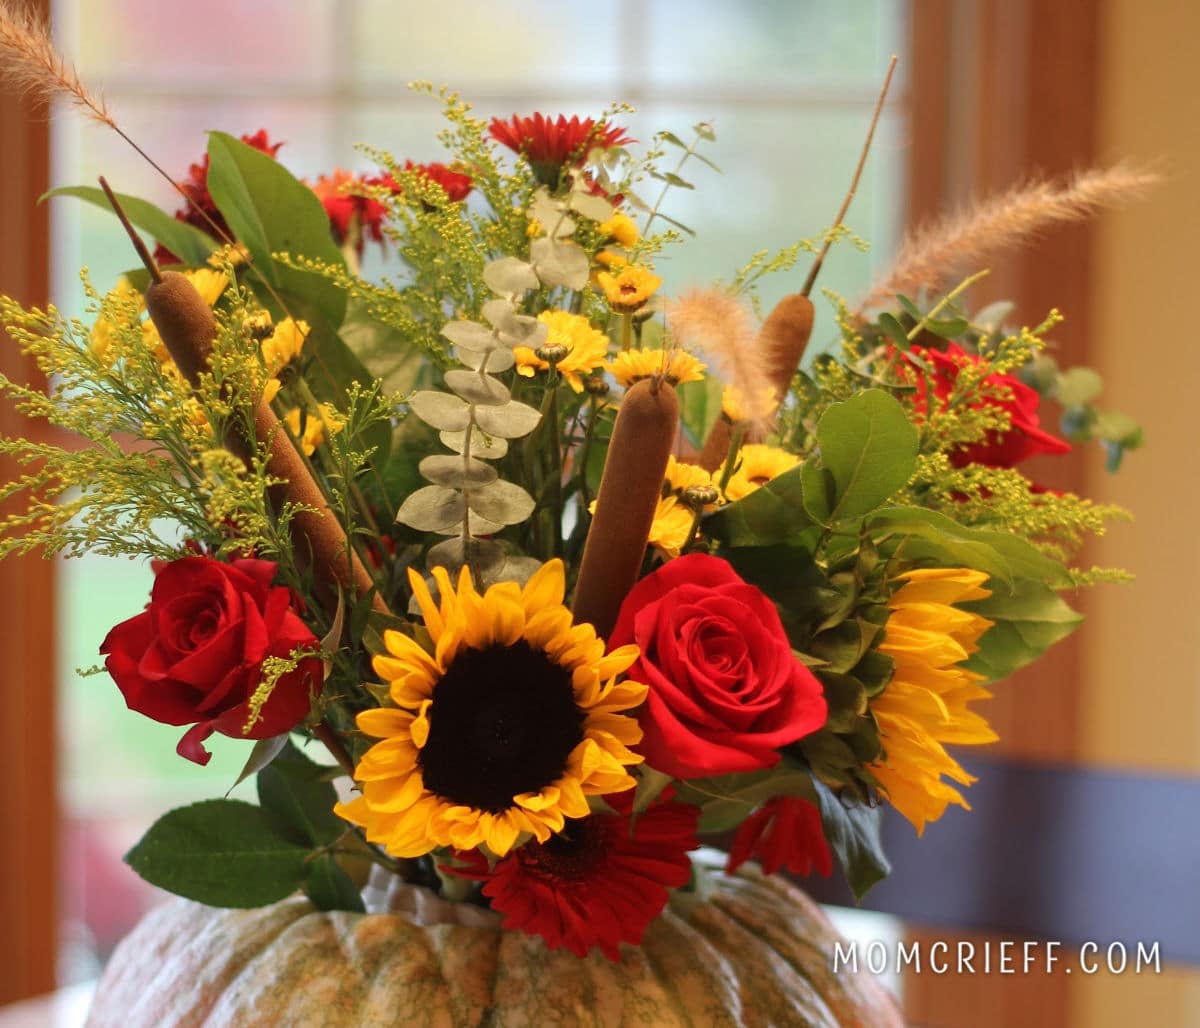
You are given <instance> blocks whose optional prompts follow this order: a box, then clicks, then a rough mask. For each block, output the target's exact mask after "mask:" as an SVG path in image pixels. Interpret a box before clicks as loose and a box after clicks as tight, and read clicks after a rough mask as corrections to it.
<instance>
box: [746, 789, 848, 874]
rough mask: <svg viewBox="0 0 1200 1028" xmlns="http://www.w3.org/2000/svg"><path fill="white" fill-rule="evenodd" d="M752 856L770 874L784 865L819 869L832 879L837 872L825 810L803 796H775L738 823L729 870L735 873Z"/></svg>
mask: <svg viewBox="0 0 1200 1028" xmlns="http://www.w3.org/2000/svg"><path fill="white" fill-rule="evenodd" d="M751 857H757V858H758V860H759V862H760V863H761V864H762V869H763V870H764V871H765V872H766V873H767V874H769V875H773V874H774V873H775V872H776V871H778V870H779V869H780V868H781V867H785V868H787V869H788V870H789V871H791V872H792V873H793V874H798V875H810V874H812V873H813V872H814V871H816V872H817V874H819V875H821V876H822V877H825V878H828V877H829V876H830V874H832V873H833V854H832V853H830V852H829V843H827V842H826V841H825V831H824V829H823V828H822V827H821V812H820V811H819V810H818V809H817V808H816V806H815V805H814V804H812V803H810V802H809V801H808V800H806V799H802V798H801V797H799V796H775V797H774V798H772V799H769V800H767V802H766V803H764V804H763V805H762V806H761V807H759V808H758V810H756V811H755V812H754V813H753V814H751V815H750V816H749V817H748V818H746V820H745V821H743V822H742V823H741V825H739V826H738V830H737V834H736V835H735V836H734V837H733V845H732V846H731V847H730V848H729V862H728V863H727V864H726V866H725V870H726V872H727V873H728V874H733V872H734V871H736V870H737V869H738V868H739V867H741V866H742V865H743V864H744V863H745V862H746V861H747V860H749V859H750V858H751Z"/></svg>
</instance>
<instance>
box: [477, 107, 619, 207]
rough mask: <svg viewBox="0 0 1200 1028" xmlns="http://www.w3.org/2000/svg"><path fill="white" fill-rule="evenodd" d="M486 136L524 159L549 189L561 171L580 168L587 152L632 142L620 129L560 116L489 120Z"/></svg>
mask: <svg viewBox="0 0 1200 1028" xmlns="http://www.w3.org/2000/svg"><path fill="white" fill-rule="evenodd" d="M488 132H489V133H490V134H491V137H492V138H493V139H494V140H496V142H498V143H503V144H504V145H505V146H507V147H508V148H509V149H510V150H513V151H515V152H516V153H519V154H521V155H522V156H524V158H525V159H526V160H527V161H528V162H529V165H530V167H531V168H533V173H534V175H535V176H536V178H537V180H538V181H539V182H541V183H542V184H543V185H546V186H549V187H550V188H551V189H554V188H557V186H558V184H559V176H560V175H561V174H562V169H563V168H564V167H565V166H566V165H568V164H570V165H573V166H579V165H580V164H582V163H583V162H584V160H585V159H586V158H587V155H588V151H589V150H593V149H595V148H597V147H599V148H600V149H603V150H608V149H611V148H612V147H615V146H624V145H625V144H626V143H632V142H634V140H632V139H630V138H629V137H628V136H626V135H625V130H624V129H623V128H620V127H618V126H615V125H613V126H610V125H608V124H606V123H605V122H602V121H601V122H597V121H594V120H593V119H591V118H580V117H579V116H578V115H575V116H574V117H572V118H571V119H570V120H569V121H568V120H567V118H566V117H565V116H563V115H561V114H560V115H559V116H558V117H557V118H556V119H555V120H553V121H551V120H550V119H549V118H547V117H546V116H545V115H543V114H534V115H533V116H532V117H529V118H523V117H521V116H520V115H517V114H514V115H513V116H512V119H511V120H509V121H503V120H502V119H500V118H493V119H492V123H491V125H490V126H489V127H488Z"/></svg>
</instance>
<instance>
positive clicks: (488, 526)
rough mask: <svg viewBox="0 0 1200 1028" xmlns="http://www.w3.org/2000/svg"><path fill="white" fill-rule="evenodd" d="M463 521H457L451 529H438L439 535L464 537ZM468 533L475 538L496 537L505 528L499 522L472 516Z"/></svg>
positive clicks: (475, 515)
mask: <svg viewBox="0 0 1200 1028" xmlns="http://www.w3.org/2000/svg"><path fill="white" fill-rule="evenodd" d="M462 529H463V523H462V520H461V519H460V520H458V521H456V522H455V523H454V524H453V525H451V526H450V527H449V528H439V529H436V531H437V534H438V535H462ZM467 531H468V532H470V534H471V535H473V536H480V535H495V534H496V533H497V532H503V531H504V526H503V525H502V524H500V523H499V522H498V521H489V520H488V519H487V518H485V517H484V516H483V515H482V514H472V515H471V516H470V520H469V523H468V525H467Z"/></svg>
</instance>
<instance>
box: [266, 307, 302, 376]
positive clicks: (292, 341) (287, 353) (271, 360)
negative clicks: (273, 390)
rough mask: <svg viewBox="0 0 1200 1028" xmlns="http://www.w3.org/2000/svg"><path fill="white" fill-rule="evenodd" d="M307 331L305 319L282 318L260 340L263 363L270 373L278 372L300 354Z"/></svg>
mask: <svg viewBox="0 0 1200 1028" xmlns="http://www.w3.org/2000/svg"><path fill="white" fill-rule="evenodd" d="M308 333H309V328H308V322H307V321H293V320H292V319H291V318H284V319H283V321H281V322H280V323H279V324H278V325H276V326H275V328H274V330H273V331H272V332H271V334H270V335H269V336H268V337H267V338H266V339H264V340H263V341H262V356H263V363H264V364H266V366H267V370H268V372H270V374H272V375H277V374H279V372H280V371H282V370H283V368H284V367H286V366H287V364H288V363H290V362H291V361H293V360H295V359H296V358H297V357H299V356H300V350H301V349H302V348H303V346H304V340H305V339H307V338H308Z"/></svg>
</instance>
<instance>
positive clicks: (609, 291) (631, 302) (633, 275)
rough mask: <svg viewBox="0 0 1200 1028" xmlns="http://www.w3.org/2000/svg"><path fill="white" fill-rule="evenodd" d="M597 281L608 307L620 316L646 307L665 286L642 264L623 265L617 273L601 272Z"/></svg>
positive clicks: (618, 266) (618, 268)
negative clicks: (660, 288) (651, 298)
mask: <svg viewBox="0 0 1200 1028" xmlns="http://www.w3.org/2000/svg"><path fill="white" fill-rule="evenodd" d="M596 281H597V283H599V285H600V288H601V289H603V290H604V295H605V297H606V298H607V299H608V305H609V306H610V307H611V308H612V309H613V310H614V311H616V312H617V313H618V314H631V313H633V312H634V311H636V310H638V309H639V308H640V307H643V306H645V303H646V301H647V300H649V299H650V297H651V296H653V295H654V293H655V292H656V291H657V290H658V287H659V286H661V285H662V284H663V280H662V278H661V277H660V276H658V275H656V274H654V272H653V271H651V270H650V269H649V268H644V267H642V265H640V264H627V263H622V264H620V265H617V273H616V274H615V275H614V274H613V273H612V272H610V271H601V272H598V273H597V275H596Z"/></svg>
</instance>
